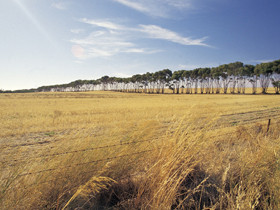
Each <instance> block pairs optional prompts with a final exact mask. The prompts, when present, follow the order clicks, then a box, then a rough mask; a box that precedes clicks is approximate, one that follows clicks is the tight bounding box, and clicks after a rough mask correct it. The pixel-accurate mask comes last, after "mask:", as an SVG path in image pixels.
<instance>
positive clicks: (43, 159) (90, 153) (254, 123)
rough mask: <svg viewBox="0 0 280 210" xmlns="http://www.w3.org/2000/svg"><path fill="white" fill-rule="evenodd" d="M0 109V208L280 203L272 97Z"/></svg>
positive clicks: (62, 96)
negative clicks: (269, 124)
mask: <svg viewBox="0 0 280 210" xmlns="http://www.w3.org/2000/svg"><path fill="white" fill-rule="evenodd" d="M0 107H1V109H0V118H1V122H0V125H1V126H0V146H1V154H0V162H1V163H0V170H1V174H0V188H1V192H0V193H1V194H0V206H1V207H2V209H62V208H64V207H65V208H66V209H74V208H78V207H79V208H85V209H87V208H93V209H98V208H102V207H105V208H109V207H110V208H115V209H203V208H212V209H277V208H279V207H280V206H279V205H280V204H279V202H280V198H279V195H280V192H279V189H280V181H279V180H280V177H279V175H280V174H279V172H280V171H279V152H280V148H279V140H280V139H279V134H280V132H279V126H278V124H279V120H278V119H279V116H280V109H279V107H280V100H279V97H278V96H277V95H222V94H221V95H185V94H184V95H172V94H167V95H147V94H126V93H113V92H87V93H30V94H29V93H28V94H1V95H0ZM268 118H271V119H272V124H271V126H270V128H269V132H268V133H267V132H266V131H267V119H268Z"/></svg>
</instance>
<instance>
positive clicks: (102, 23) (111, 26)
mask: <svg viewBox="0 0 280 210" xmlns="http://www.w3.org/2000/svg"><path fill="white" fill-rule="evenodd" d="M80 21H81V22H83V23H87V24H90V25H94V26H99V27H102V28H106V29H111V30H122V29H123V26H120V25H117V24H115V23H112V22H110V21H105V20H89V19H87V18H82V19H80Z"/></svg>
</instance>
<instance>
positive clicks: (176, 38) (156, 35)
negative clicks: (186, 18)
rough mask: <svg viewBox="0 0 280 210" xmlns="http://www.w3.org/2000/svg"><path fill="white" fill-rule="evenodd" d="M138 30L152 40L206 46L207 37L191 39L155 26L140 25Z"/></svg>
mask: <svg viewBox="0 0 280 210" xmlns="http://www.w3.org/2000/svg"><path fill="white" fill-rule="evenodd" d="M140 28H141V29H140V31H141V32H143V33H146V34H148V35H149V37H150V38H153V39H163V40H168V41H171V42H175V43H178V44H182V45H198V46H208V45H207V44H205V43H204V41H205V40H206V38H207V37H204V38H201V39H191V38H189V37H183V36H181V35H179V34H177V33H176V32H174V31H171V30H168V29H165V28H162V27H160V26H156V25H140Z"/></svg>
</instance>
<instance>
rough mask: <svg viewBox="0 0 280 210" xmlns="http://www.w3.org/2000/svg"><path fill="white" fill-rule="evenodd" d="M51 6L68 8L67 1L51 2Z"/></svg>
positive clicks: (62, 8) (61, 8) (60, 8)
mask: <svg viewBox="0 0 280 210" xmlns="http://www.w3.org/2000/svg"><path fill="white" fill-rule="evenodd" d="M51 6H52V7H53V8H56V9H59V10H66V9H67V6H66V3H64V2H54V3H52V4H51Z"/></svg>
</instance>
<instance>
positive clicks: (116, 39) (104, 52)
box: [71, 30, 158, 59]
mask: <svg viewBox="0 0 280 210" xmlns="http://www.w3.org/2000/svg"><path fill="white" fill-rule="evenodd" d="M124 36H125V34H122V35H116V34H114V33H111V32H110V31H105V30H104V31H95V32H92V33H91V34H90V35H89V36H87V37H85V38H81V39H72V40H71V42H72V43H73V47H72V53H73V55H74V56H75V57H76V58H78V59H88V58H94V57H110V56H113V55H116V54H119V53H142V54H151V53H156V52H158V51H157V50H154V49H148V48H139V47H137V45H136V44H135V43H133V42H132V41H128V39H127V38H125V37H124Z"/></svg>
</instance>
